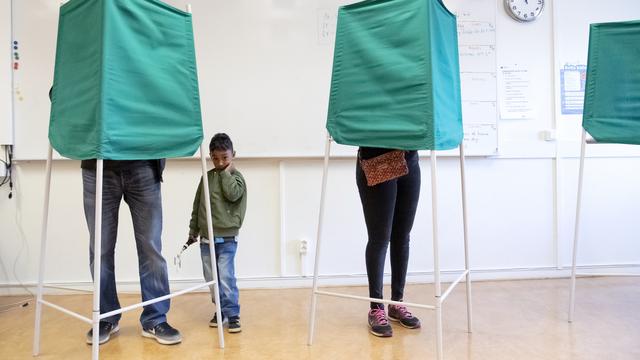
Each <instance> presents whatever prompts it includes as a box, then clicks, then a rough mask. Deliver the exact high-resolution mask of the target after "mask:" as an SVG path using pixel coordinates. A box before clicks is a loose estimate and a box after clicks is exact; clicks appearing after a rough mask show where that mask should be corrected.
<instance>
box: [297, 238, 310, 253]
mask: <svg viewBox="0 0 640 360" xmlns="http://www.w3.org/2000/svg"><path fill="white" fill-rule="evenodd" d="M298 246H299V248H298V251H300V254H302V255H304V254H306V253H307V250H308V246H309V243H308V242H307V240H304V239H302V240H300V244H299V245H298Z"/></svg>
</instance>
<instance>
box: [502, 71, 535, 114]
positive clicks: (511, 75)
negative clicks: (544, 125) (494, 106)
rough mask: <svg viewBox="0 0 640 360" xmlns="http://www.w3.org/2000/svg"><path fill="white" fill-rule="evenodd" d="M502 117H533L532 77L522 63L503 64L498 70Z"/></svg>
mask: <svg viewBox="0 0 640 360" xmlns="http://www.w3.org/2000/svg"><path fill="white" fill-rule="evenodd" d="M498 88H499V91H500V97H499V104H500V118H501V119H503V120H505V119H531V118H533V117H534V111H533V107H532V106H531V77H530V73H529V69H528V68H526V67H524V66H522V65H517V64H516V65H503V66H500V70H499V71H498Z"/></svg>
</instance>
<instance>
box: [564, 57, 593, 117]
mask: <svg viewBox="0 0 640 360" xmlns="http://www.w3.org/2000/svg"><path fill="white" fill-rule="evenodd" d="M586 79H587V65H570V64H565V65H564V68H562V69H560V103H561V108H562V114H563V115H581V114H582V108H583V106H584V85H585V81H586Z"/></svg>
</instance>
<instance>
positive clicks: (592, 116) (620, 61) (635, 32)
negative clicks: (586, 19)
mask: <svg viewBox="0 0 640 360" xmlns="http://www.w3.org/2000/svg"><path fill="white" fill-rule="evenodd" d="M582 127H584V129H585V130H586V131H587V132H588V133H589V134H590V135H591V136H593V138H594V139H596V141H598V142H603V143H619V144H640V21H628V22H618V23H602V24H591V28H590V32H589V60H588V64H587V80H586V86H585V100H584V111H583V120H582Z"/></svg>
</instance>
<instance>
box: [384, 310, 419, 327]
mask: <svg viewBox="0 0 640 360" xmlns="http://www.w3.org/2000/svg"><path fill="white" fill-rule="evenodd" d="M389 319H390V320H393V321H397V322H399V323H400V325H402V326H404V327H406V328H407V329H417V328H419V327H420V319H418V318H417V317H415V316H413V314H411V312H409V310H407V307H406V306H402V305H389Z"/></svg>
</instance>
